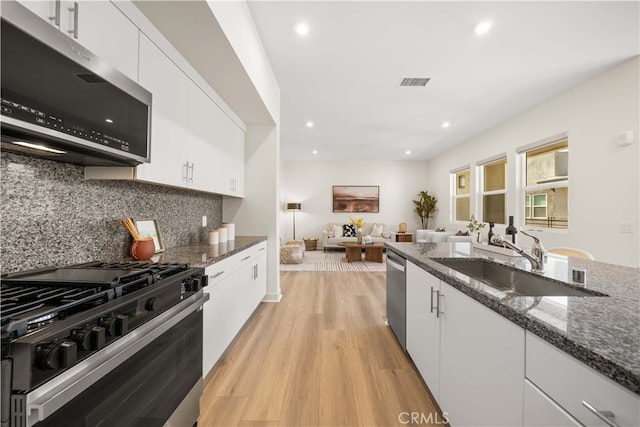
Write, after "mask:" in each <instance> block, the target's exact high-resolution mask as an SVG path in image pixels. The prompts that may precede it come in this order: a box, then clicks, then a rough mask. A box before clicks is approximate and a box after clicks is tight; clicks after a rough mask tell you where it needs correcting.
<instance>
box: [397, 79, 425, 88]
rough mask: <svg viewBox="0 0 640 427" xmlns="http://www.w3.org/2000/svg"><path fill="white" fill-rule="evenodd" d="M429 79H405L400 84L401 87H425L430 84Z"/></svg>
mask: <svg viewBox="0 0 640 427" xmlns="http://www.w3.org/2000/svg"><path fill="white" fill-rule="evenodd" d="M429 80H431V78H429V77H405V78H404V79H402V81H401V82H400V86H422V87H425V86H426V85H427V83H429Z"/></svg>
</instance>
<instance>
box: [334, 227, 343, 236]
mask: <svg viewBox="0 0 640 427" xmlns="http://www.w3.org/2000/svg"><path fill="white" fill-rule="evenodd" d="M333 236H334V237H342V227H341V226H339V225H338V224H334V225H333Z"/></svg>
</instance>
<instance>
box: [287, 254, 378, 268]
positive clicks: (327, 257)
mask: <svg viewBox="0 0 640 427" xmlns="http://www.w3.org/2000/svg"><path fill="white" fill-rule="evenodd" d="M386 257H387V254H383V256H382V260H383V261H384V262H369V261H364V257H363V261H354V262H347V258H346V257H345V255H344V251H341V250H337V251H333V250H332V251H327V252H323V251H322V250H318V251H305V253H304V258H302V263H301V264H280V271H386V269H387V264H386Z"/></svg>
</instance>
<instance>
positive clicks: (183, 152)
mask: <svg viewBox="0 0 640 427" xmlns="http://www.w3.org/2000/svg"><path fill="white" fill-rule="evenodd" d="M140 84H141V85H142V86H143V87H144V88H146V89H147V90H148V91H150V92H151V93H152V94H153V104H152V110H151V111H152V117H151V163H144V164H141V165H138V167H137V169H136V175H137V178H138V179H141V180H145V181H150V182H155V183H158V184H167V185H178V186H183V185H185V184H186V178H187V172H188V170H187V147H186V144H187V77H186V76H185V75H184V74H183V73H182V71H181V70H180V69H179V68H178V67H177V66H176V65H175V64H174V63H173V62H171V60H169V58H167V57H166V56H165V54H164V53H162V51H160V49H158V48H157V47H156V46H155V45H154V44H153V43H152V42H151V41H150V40H149V39H148V38H147V37H146V36H145V35H144V34H142V33H141V34H140Z"/></svg>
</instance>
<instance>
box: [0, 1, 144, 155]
mask: <svg viewBox="0 0 640 427" xmlns="http://www.w3.org/2000/svg"><path fill="white" fill-rule="evenodd" d="M0 12H1V14H2V23H1V31H2V45H1V46H0V50H1V55H2V58H1V68H2V74H1V76H0V82H1V86H2V89H1V97H2V104H1V105H0V107H1V109H2V115H1V118H2V120H1V128H2V150H8V151H15V152H20V153H22V154H27V155H37V156H43V157H46V158H50V159H52V160H58V161H64V162H70V163H76V164H81V165H87V166H89V165H92V166H109V165H131V166H135V165H137V164H139V163H142V162H149V161H150V137H151V135H150V133H151V100H152V96H151V93H150V92H148V91H147V90H145V89H144V88H143V87H142V86H140V85H138V84H137V83H136V82H134V81H132V80H131V79H129V78H128V77H127V76H125V75H124V74H122V73H121V72H119V71H118V70H116V69H115V68H114V67H112V66H110V65H109V64H108V63H107V62H106V61H104V60H102V59H100V58H98V57H96V56H95V55H94V54H93V53H91V52H89V51H88V50H87V49H85V48H84V47H83V46H81V45H80V44H78V43H77V42H75V41H74V40H73V39H71V38H70V37H68V36H67V35H65V34H63V33H62V32H60V31H58V30H57V29H56V28H55V27H54V26H52V25H50V24H48V23H47V22H45V21H44V20H43V19H41V18H40V17H38V16H36V15H35V14H34V13H32V12H31V11H29V10H28V9H26V8H25V7H24V6H22V5H20V4H19V3H16V2H15V1H4V0H3V1H2V6H1V10H0ZM105 37H108V35H106V34H105Z"/></svg>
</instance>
